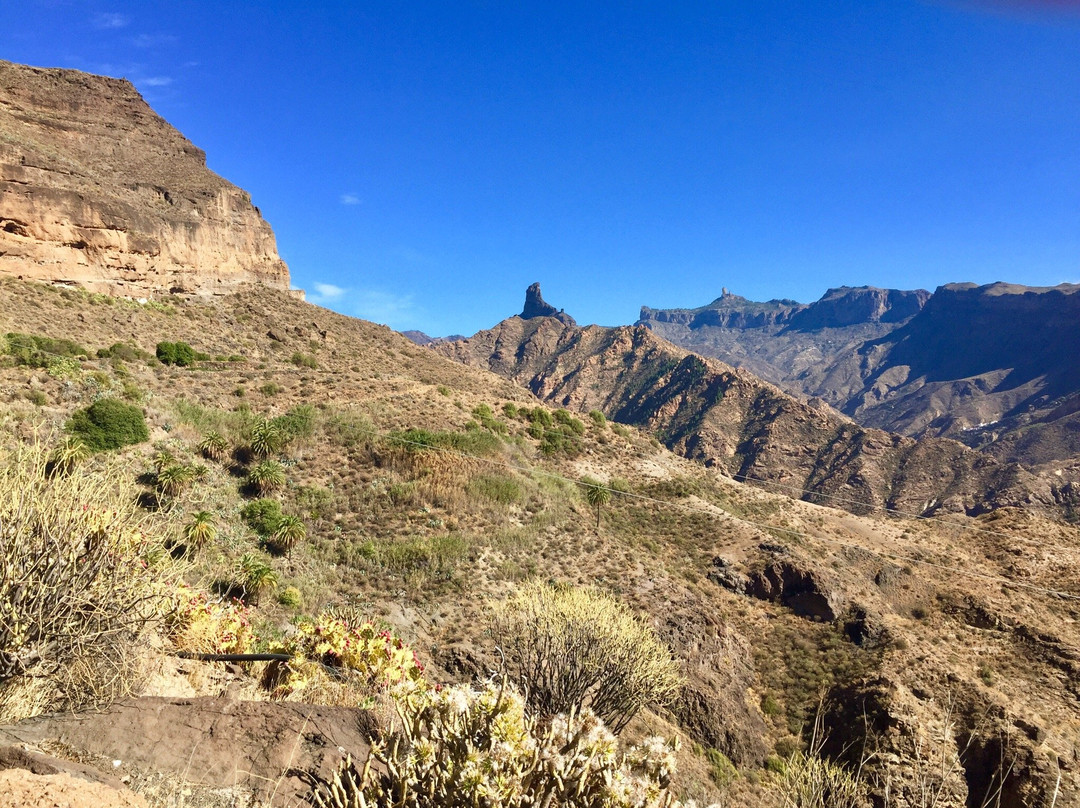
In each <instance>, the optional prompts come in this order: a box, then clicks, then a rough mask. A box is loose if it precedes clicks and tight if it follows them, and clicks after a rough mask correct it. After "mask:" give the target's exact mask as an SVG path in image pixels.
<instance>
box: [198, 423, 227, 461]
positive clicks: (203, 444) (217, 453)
mask: <svg viewBox="0 0 1080 808" xmlns="http://www.w3.org/2000/svg"><path fill="white" fill-rule="evenodd" d="M198 448H199V451H200V452H201V453H202V456H203V457H205V458H206V459H207V460H214V461H221V460H224V459H225V456H226V455H227V454H228V453H229V442H228V441H227V440H225V438H224V437H223V436H222V435H221V433H220V432H215V431H213V430H210V431H209V432H207V433H206V434H205V435H203V439H202V440H201V441H199V447H198Z"/></svg>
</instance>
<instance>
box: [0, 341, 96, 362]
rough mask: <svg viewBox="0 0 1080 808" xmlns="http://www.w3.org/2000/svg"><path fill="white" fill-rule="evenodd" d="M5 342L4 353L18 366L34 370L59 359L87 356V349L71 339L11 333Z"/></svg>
mask: <svg viewBox="0 0 1080 808" xmlns="http://www.w3.org/2000/svg"><path fill="white" fill-rule="evenodd" d="M5 342H6V350H5V351H4V352H5V353H7V354H10V355H11V357H12V358H13V359H14V360H15V364H16V365H26V366H27V367H33V368H47V367H49V364H50V363H51V362H54V361H55V360H57V359H64V358H68V359H75V358H76V357H79V356H86V355H87V351H86V349H85V348H83V347H82V346H81V345H79V344H78V343H76V342H72V341H71V340H69V339H53V338H51V337H43V336H39V335H36V334H19V333H17V332H11V333H8V334H7V335H6V340H5Z"/></svg>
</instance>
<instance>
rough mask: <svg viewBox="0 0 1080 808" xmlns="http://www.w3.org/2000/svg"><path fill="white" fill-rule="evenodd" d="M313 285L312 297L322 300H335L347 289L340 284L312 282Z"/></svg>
mask: <svg viewBox="0 0 1080 808" xmlns="http://www.w3.org/2000/svg"><path fill="white" fill-rule="evenodd" d="M314 287H315V295H314V297H317V298H318V299H319V300H324V301H329V300H337V299H338V298H340V297H342V296H343V295H344V294H345V293H346V292H347V291H348V289H342V288H341V287H340V286H334V284H332V283H316V284H314Z"/></svg>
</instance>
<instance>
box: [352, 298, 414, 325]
mask: <svg viewBox="0 0 1080 808" xmlns="http://www.w3.org/2000/svg"><path fill="white" fill-rule="evenodd" d="M352 297H353V301H354V303H353V306H352V309H353V311H354V312H355V313H356V316H357V317H362V318H363V319H365V320H371V321H372V322H375V323H382V324H384V325H388V326H390V327H391V328H406V327H410V326H411V325H412V324H413V323H415V322H416V320H417V319H418V315H419V312H418V311H417V310H416V307H415V305H414V304H413V296H412V295H395V294H392V293H390V292H380V291H377V290H374V289H362V290H359V291H357V292H356V293H355V294H354V295H352Z"/></svg>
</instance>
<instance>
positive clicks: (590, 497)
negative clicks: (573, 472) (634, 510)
mask: <svg viewBox="0 0 1080 808" xmlns="http://www.w3.org/2000/svg"><path fill="white" fill-rule="evenodd" d="M581 484H582V485H583V486H584V487H585V501H586V502H588V503H589V504H590V505H592V506H593V507H594V508H596V532H597V533H599V532H600V508H601V507H602V506H603V505H606V504H607V503H608V502H609V501H610V500H611V489H610V488H608V487H607V486H606V485H604V484H603V483H602V482H600V481H599V480H594V479H593V478H592V477H585V478H583V479H582V481H581Z"/></svg>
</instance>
